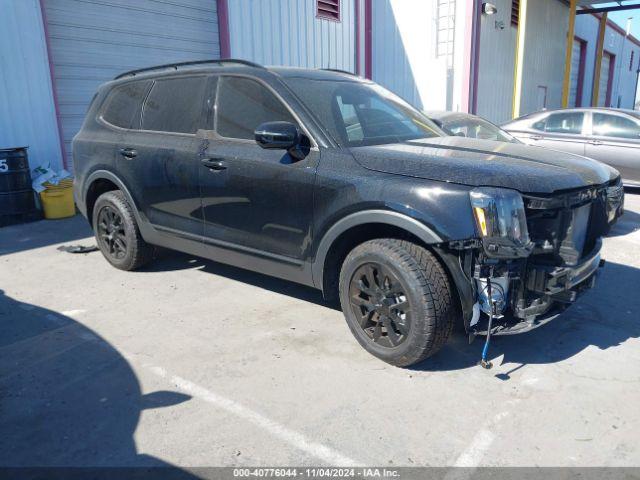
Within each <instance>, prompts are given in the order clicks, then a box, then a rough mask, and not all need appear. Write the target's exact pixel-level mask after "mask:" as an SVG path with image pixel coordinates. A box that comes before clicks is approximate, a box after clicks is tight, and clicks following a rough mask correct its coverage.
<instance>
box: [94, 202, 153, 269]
mask: <svg viewBox="0 0 640 480" xmlns="http://www.w3.org/2000/svg"><path fill="white" fill-rule="evenodd" d="M92 225H93V231H94V233H95V236H96V242H97V244H98V248H99V249H100V251H101V252H102V254H103V255H104V258H106V259H107V261H108V262H109V263H110V264H111V265H113V266H114V267H116V268H119V269H120V270H136V269H138V268H140V267H141V266H143V265H145V264H146V263H148V262H149V261H150V260H151V258H152V257H153V247H152V246H151V245H149V244H148V243H147V242H145V241H144V239H143V238H142V235H140V230H139V229H138V224H137V223H136V219H135V216H134V215H133V210H132V208H131V206H130V205H129V203H128V202H127V200H126V198H125V196H124V194H123V193H122V192H121V191H120V190H114V191H110V192H106V193H103V194H102V195H100V196H99V197H98V200H96V203H95V206H94V208H93V219H92Z"/></svg>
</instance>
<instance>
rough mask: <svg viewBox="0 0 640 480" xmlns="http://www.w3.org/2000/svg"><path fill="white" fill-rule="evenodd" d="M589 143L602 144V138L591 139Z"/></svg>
mask: <svg viewBox="0 0 640 480" xmlns="http://www.w3.org/2000/svg"><path fill="white" fill-rule="evenodd" d="M589 145H602V142H601V141H600V140H589Z"/></svg>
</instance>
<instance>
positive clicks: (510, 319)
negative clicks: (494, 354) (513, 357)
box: [469, 240, 605, 335]
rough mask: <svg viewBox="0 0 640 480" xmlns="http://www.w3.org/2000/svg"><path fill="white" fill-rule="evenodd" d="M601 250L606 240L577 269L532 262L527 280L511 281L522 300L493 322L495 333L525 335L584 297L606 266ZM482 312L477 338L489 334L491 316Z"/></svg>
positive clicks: (475, 325) (475, 328)
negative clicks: (600, 270) (581, 296)
mask: <svg viewBox="0 0 640 480" xmlns="http://www.w3.org/2000/svg"><path fill="white" fill-rule="evenodd" d="M601 247H602V241H601V240H599V241H598V242H597V244H596V247H595V248H594V250H593V251H592V253H591V254H590V255H588V256H587V257H586V258H584V259H583V260H582V261H581V262H580V263H579V264H578V265H575V266H573V267H555V268H552V267H549V266H546V265H536V264H535V262H530V264H529V265H528V267H527V269H526V272H527V274H526V276H525V277H524V278H523V279H520V278H514V279H512V280H511V282H512V287H513V288H514V290H513V291H512V292H515V293H513V294H514V295H519V297H518V298H515V299H513V300H512V301H511V302H509V303H510V304H511V305H510V308H505V309H504V311H503V312H502V313H500V314H498V315H497V318H495V319H494V320H493V325H492V332H491V334H492V335H514V334H518V333H524V332H528V331H530V330H533V329H535V328H538V327H540V326H542V325H545V324H546V323H549V322H550V321H551V320H553V319H555V318H556V317H557V316H558V315H560V314H561V313H562V312H563V311H564V310H565V309H566V308H567V307H568V306H569V305H571V304H572V303H574V302H575V301H576V300H577V299H578V297H579V296H580V294H582V293H583V292H585V291H586V290H589V289H591V288H593V287H594V286H595V281H596V277H597V274H598V271H599V269H600V268H602V267H603V266H604V264H605V262H604V260H603V259H602V257H601ZM513 283H515V284H516V285H513ZM479 310H480V308H479V307H478V308H477V312H476V316H475V318H472V319H471V321H470V328H469V331H470V333H473V334H475V335H486V334H487V327H488V323H489V321H488V315H480V314H479V313H480V312H479ZM474 320H475V322H474Z"/></svg>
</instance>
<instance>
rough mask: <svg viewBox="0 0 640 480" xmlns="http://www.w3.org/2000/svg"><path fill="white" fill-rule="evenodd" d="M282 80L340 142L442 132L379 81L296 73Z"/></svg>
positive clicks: (354, 144)
mask: <svg viewBox="0 0 640 480" xmlns="http://www.w3.org/2000/svg"><path fill="white" fill-rule="evenodd" d="M286 82H287V85H289V87H290V88H291V89H292V90H293V91H294V93H295V94H296V95H297V96H298V98H300V100H302V102H303V103H304V104H305V105H306V106H307V108H308V109H309V111H311V112H313V113H314V114H315V115H316V116H317V118H318V120H319V121H320V123H321V124H323V125H324V126H325V128H326V129H327V130H328V131H329V133H330V134H331V135H332V136H333V137H334V138H335V139H336V141H337V142H338V143H339V144H340V145H341V146H348V147H357V146H363V145H382V144H389V143H398V142H404V141H408V140H415V139H418V138H431V137H439V136H444V132H442V130H440V128H438V127H437V126H436V124H434V123H433V122H432V121H431V120H429V119H428V118H427V117H426V116H424V114H422V113H421V112H419V111H418V110H416V109H415V108H413V107H412V106H410V105H409V104H408V103H406V102H404V101H403V100H401V99H400V98H398V97H396V96H395V95H393V94H392V93H391V92H389V91H387V90H385V89H384V88H382V87H380V86H379V85H376V84H373V83H364V82H346V81H339V80H311V79H308V78H297V77H291V78H288V79H286Z"/></svg>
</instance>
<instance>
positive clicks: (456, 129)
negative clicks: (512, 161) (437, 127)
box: [442, 116, 520, 143]
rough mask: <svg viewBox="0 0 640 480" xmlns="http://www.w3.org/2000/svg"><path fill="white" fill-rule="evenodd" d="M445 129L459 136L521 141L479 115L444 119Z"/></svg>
mask: <svg viewBox="0 0 640 480" xmlns="http://www.w3.org/2000/svg"><path fill="white" fill-rule="evenodd" d="M442 127H443V129H444V130H445V131H446V132H447V133H449V134H451V135H457V136H461V137H462V136H464V137H469V138H480V139H483V140H498V141H500V142H511V143H520V141H519V140H517V139H516V138H515V137H513V136H511V135H510V134H508V133H507V132H505V131H504V130H501V129H500V128H499V127H497V126H495V125H494V124H493V123H491V122H488V121H486V120H484V119H482V118H479V117H471V116H469V117H464V118H459V119H455V120H451V121H446V120H445V121H444V122H443V125H442Z"/></svg>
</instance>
